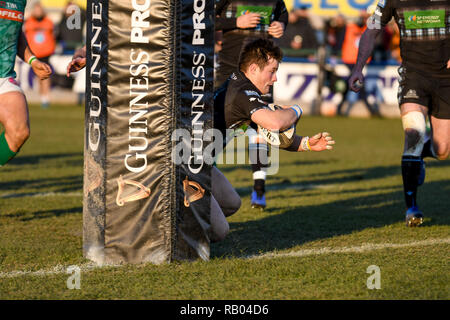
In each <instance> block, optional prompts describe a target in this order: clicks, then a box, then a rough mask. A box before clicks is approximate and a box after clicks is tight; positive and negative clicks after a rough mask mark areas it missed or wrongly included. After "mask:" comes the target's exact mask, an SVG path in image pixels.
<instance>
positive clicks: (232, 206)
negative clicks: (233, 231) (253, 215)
mask: <svg viewBox="0 0 450 320" xmlns="http://www.w3.org/2000/svg"><path fill="white" fill-rule="evenodd" d="M241 204H242V200H241V197H240V196H239V195H238V194H237V193H236V194H234V195H230V198H229V199H228V201H227V206H226V208H222V211H223V214H224V215H225V216H226V217H229V216H231V215H232V214H234V213H236V212H237V211H238V210H239V208H240V207H241Z"/></svg>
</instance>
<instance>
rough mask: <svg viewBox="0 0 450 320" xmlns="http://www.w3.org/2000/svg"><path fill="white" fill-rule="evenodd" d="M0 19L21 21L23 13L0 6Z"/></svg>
mask: <svg viewBox="0 0 450 320" xmlns="http://www.w3.org/2000/svg"><path fill="white" fill-rule="evenodd" d="M0 19H6V20H12V21H17V22H23V13H22V12H20V11H16V10H9V9H4V8H0Z"/></svg>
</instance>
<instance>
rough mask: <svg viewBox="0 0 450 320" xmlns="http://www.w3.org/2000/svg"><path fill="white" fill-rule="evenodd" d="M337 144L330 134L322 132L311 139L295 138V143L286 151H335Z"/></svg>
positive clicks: (306, 137)
mask: <svg viewBox="0 0 450 320" xmlns="http://www.w3.org/2000/svg"><path fill="white" fill-rule="evenodd" d="M335 143H336V142H335V141H334V140H333V137H331V135H330V134H329V133H328V132H320V133H318V134H316V135H314V136H312V137H311V138H310V137H308V136H305V137H301V136H295V138H294V141H293V143H292V144H291V146H289V147H288V148H287V149H286V150H287V151H294V152H301V151H324V150H331V149H333V145H334V144H335Z"/></svg>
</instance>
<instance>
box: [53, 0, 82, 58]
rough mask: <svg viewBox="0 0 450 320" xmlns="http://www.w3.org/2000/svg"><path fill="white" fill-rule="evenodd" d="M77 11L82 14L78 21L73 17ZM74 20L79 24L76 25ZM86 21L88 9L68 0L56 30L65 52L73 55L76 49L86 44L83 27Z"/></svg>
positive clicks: (57, 37)
mask: <svg viewBox="0 0 450 320" xmlns="http://www.w3.org/2000/svg"><path fill="white" fill-rule="evenodd" d="M76 13H79V14H80V15H79V20H78V21H77V20H76V19H73V17H72V15H73V14H76ZM71 17H72V18H71ZM74 22H78V23H79V25H76V23H74ZM85 22H86V11H85V10H83V9H81V8H80V7H79V6H77V5H76V4H74V3H73V2H72V1H68V2H67V3H66V6H65V8H64V11H63V13H62V17H61V21H60V23H59V25H58V28H57V30H56V33H57V36H56V41H58V43H59V44H61V47H62V50H63V52H62V53H63V54H67V55H69V54H70V55H73V54H74V52H75V50H76V49H77V48H79V47H81V46H82V45H83V44H84V39H83V27H84V24H85Z"/></svg>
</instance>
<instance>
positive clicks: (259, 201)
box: [252, 190, 266, 210]
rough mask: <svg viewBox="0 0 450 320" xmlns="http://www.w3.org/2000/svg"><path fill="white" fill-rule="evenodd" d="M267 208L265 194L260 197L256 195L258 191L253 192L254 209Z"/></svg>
mask: <svg viewBox="0 0 450 320" xmlns="http://www.w3.org/2000/svg"><path fill="white" fill-rule="evenodd" d="M265 207H266V196H265V195H264V193H263V194H262V196H260V197H258V194H257V193H256V191H255V190H253V192H252V208H253V209H260V210H264V208H265Z"/></svg>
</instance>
